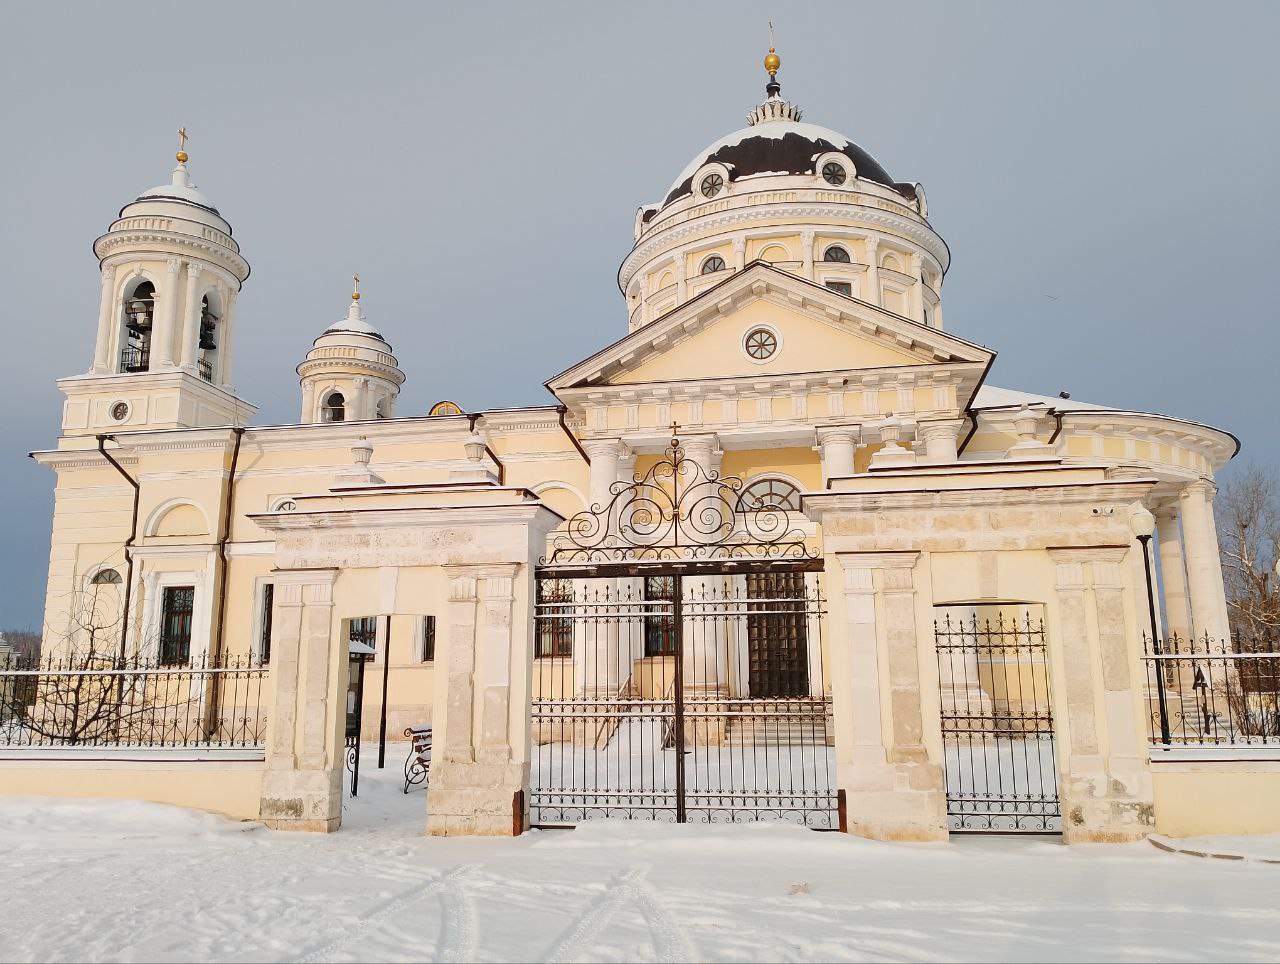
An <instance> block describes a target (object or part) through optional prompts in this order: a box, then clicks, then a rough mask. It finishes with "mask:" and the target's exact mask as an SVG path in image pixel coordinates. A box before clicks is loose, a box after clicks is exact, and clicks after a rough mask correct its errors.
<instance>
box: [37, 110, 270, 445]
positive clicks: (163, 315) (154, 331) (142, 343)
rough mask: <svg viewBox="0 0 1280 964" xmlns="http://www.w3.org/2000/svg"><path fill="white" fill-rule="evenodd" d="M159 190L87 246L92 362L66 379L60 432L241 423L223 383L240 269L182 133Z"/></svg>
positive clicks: (243, 407) (244, 409) (239, 408)
mask: <svg viewBox="0 0 1280 964" xmlns="http://www.w3.org/2000/svg"><path fill="white" fill-rule="evenodd" d="M178 136H179V150H178V153H177V155H176V156H177V161H178V166H177V167H175V168H174V169H173V171H172V172H171V174H170V178H169V182H168V183H167V184H162V185H159V186H158V187H153V188H151V190H149V191H144V192H143V193H142V194H140V195H139V196H138V197H137V198H136V199H135V200H133V201H131V202H130V203H128V204H126V205H125V206H124V207H123V208H121V210H120V214H119V216H118V217H117V219H116V220H115V222H114V223H113V224H112V225H111V227H110V228H108V229H107V233H106V234H104V235H103V236H102V237H100V238H98V240H97V241H95V242H94V245H93V250H94V254H96V255H97V256H98V260H99V264H100V266H101V269H102V298H101V302H100V305H99V309H98V332H97V338H96V340H95V342H94V352H93V362H92V364H91V366H90V368H89V371H88V372H86V373H85V374H84V375H76V376H72V377H70V378H63V379H61V380H60V381H59V382H58V387H59V388H61V389H62V391H63V393H64V394H65V395H66V396H67V402H66V406H65V409H64V412H63V432H64V434H67V435H79V434H93V433H100V432H104V431H112V432H114V431H122V430H123V431H129V430H138V429H157V428H191V427H211V426H220V425H243V424H244V423H245V422H246V421H247V420H248V419H249V418H250V417H251V416H252V415H253V414H255V413H256V411H257V409H256V408H255V407H254V406H252V405H250V404H249V403H247V402H245V401H244V400H243V399H241V398H239V397H237V396H236V394H235V392H234V390H233V389H232V387H231V345H232V335H233V332H234V323H235V322H234V319H235V304H236V298H237V297H238V296H239V294H240V287H241V285H242V284H243V283H244V281H245V279H246V278H248V277H249V263H248V262H247V261H245V260H244V258H243V257H241V255H240V246H239V245H238V244H237V243H236V242H235V240H234V239H233V238H232V236H231V225H230V224H228V223H227V221H226V220H225V219H224V218H223V217H222V215H221V214H220V213H219V212H218V209H217V208H215V207H214V206H213V204H212V203H211V202H210V201H209V199H208V198H207V197H205V195H204V194H203V193H201V192H200V191H199V190H198V189H197V188H196V186H195V185H194V184H192V183H191V174H190V171H189V170H188V169H187V152H186V150H184V149H183V148H185V146H186V137H187V135H186V130H185V129H183V130H180V131H179V132H178Z"/></svg>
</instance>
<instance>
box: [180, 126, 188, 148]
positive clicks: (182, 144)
mask: <svg viewBox="0 0 1280 964" xmlns="http://www.w3.org/2000/svg"><path fill="white" fill-rule="evenodd" d="M186 149H187V129H186V128H185V127H179V128H178V150H180V151H185V150H186Z"/></svg>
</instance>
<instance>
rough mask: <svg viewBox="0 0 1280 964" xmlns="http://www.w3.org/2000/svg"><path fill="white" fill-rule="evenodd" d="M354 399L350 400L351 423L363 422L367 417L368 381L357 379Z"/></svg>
mask: <svg viewBox="0 0 1280 964" xmlns="http://www.w3.org/2000/svg"><path fill="white" fill-rule="evenodd" d="M355 389H356V390H355V392H354V393H353V394H354V396H355V397H354V398H352V400H351V415H352V421H357V422H358V421H363V420H365V419H367V418H368V417H369V379H367V378H357V379H356V381H355Z"/></svg>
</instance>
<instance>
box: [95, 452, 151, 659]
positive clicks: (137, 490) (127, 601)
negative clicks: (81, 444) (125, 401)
mask: <svg viewBox="0 0 1280 964" xmlns="http://www.w3.org/2000/svg"><path fill="white" fill-rule="evenodd" d="M107 439H111V441H113V442H116V443H117V444H118V443H119V441H120V440H119V439H117V438H116V437H115V436H114V435H99V436H98V451H99V452H100V453H101V455H102V457H103V458H104V459H106V460H107V461H108V462H110V463H111V465H112V467H113V468H114V469H115V470H116V471H117V472H119V473H120V475H121V476H122V477H123V478H124V480H125V481H126V482H128V483H129V485H130V486H132V487H133V514H132V517H131V519H130V522H129V538H128V539H126V540H125V541H124V566H125V569H124V572H125V575H124V614H123V616H122V618H121V626H120V661H121V662H122V663H123V662H124V660H125V656H126V653H127V646H128V642H127V641H128V639H129V613H130V606H131V605H132V596H133V543H134V541H135V540H136V539H137V538H138V504H139V502H140V501H141V500H142V486H141V485H139V484H138V480H137V479H135V478H134V477H133V476H132V475H130V474H129V473H128V472H126V471H125V470H124V466H123V465H121V464H120V463H119V462H117V461H116V459H115V456H113V455H112V454H111V453H110V452H108V451H107Z"/></svg>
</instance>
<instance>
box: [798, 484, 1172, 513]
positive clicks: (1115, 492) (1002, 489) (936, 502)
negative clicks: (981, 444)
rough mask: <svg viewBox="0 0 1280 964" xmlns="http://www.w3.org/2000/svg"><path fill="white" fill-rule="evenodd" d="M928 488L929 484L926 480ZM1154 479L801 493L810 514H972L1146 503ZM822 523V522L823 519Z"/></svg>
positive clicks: (805, 507) (805, 509)
mask: <svg viewBox="0 0 1280 964" xmlns="http://www.w3.org/2000/svg"><path fill="white" fill-rule="evenodd" d="M922 484H928V483H927V482H925V481H924V480H922ZM1155 484H1156V481H1155V480H1154V479H1148V480H1142V481H1130V480H1116V479H1101V480H1097V481H1092V482H1063V483H1052V482H1047V483H1046V482H1040V483H1017V484H1012V485H1005V486H999V487H995V486H991V487H985V486H984V487H980V488H967V489H950V488H948V489H917V490H881V491H876V492H806V493H801V505H802V507H803V508H804V511H805V512H809V511H810V510H813V511H814V512H817V513H818V514H819V516H821V515H825V514H826V513H829V512H882V511H891V510H919V509H967V508H973V507H980V506H1011V505H1036V506H1041V505H1048V506H1062V505H1091V504H1098V503H1099V502H1101V503H1104V504H1108V505H1121V504H1125V505H1127V504H1129V503H1131V502H1136V501H1138V500H1139V499H1142V498H1143V497H1144V496H1145V495H1146V494H1147V492H1148V491H1149V490H1150V489H1151V487H1152V486H1153V485H1155ZM819 521H820V520H819Z"/></svg>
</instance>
